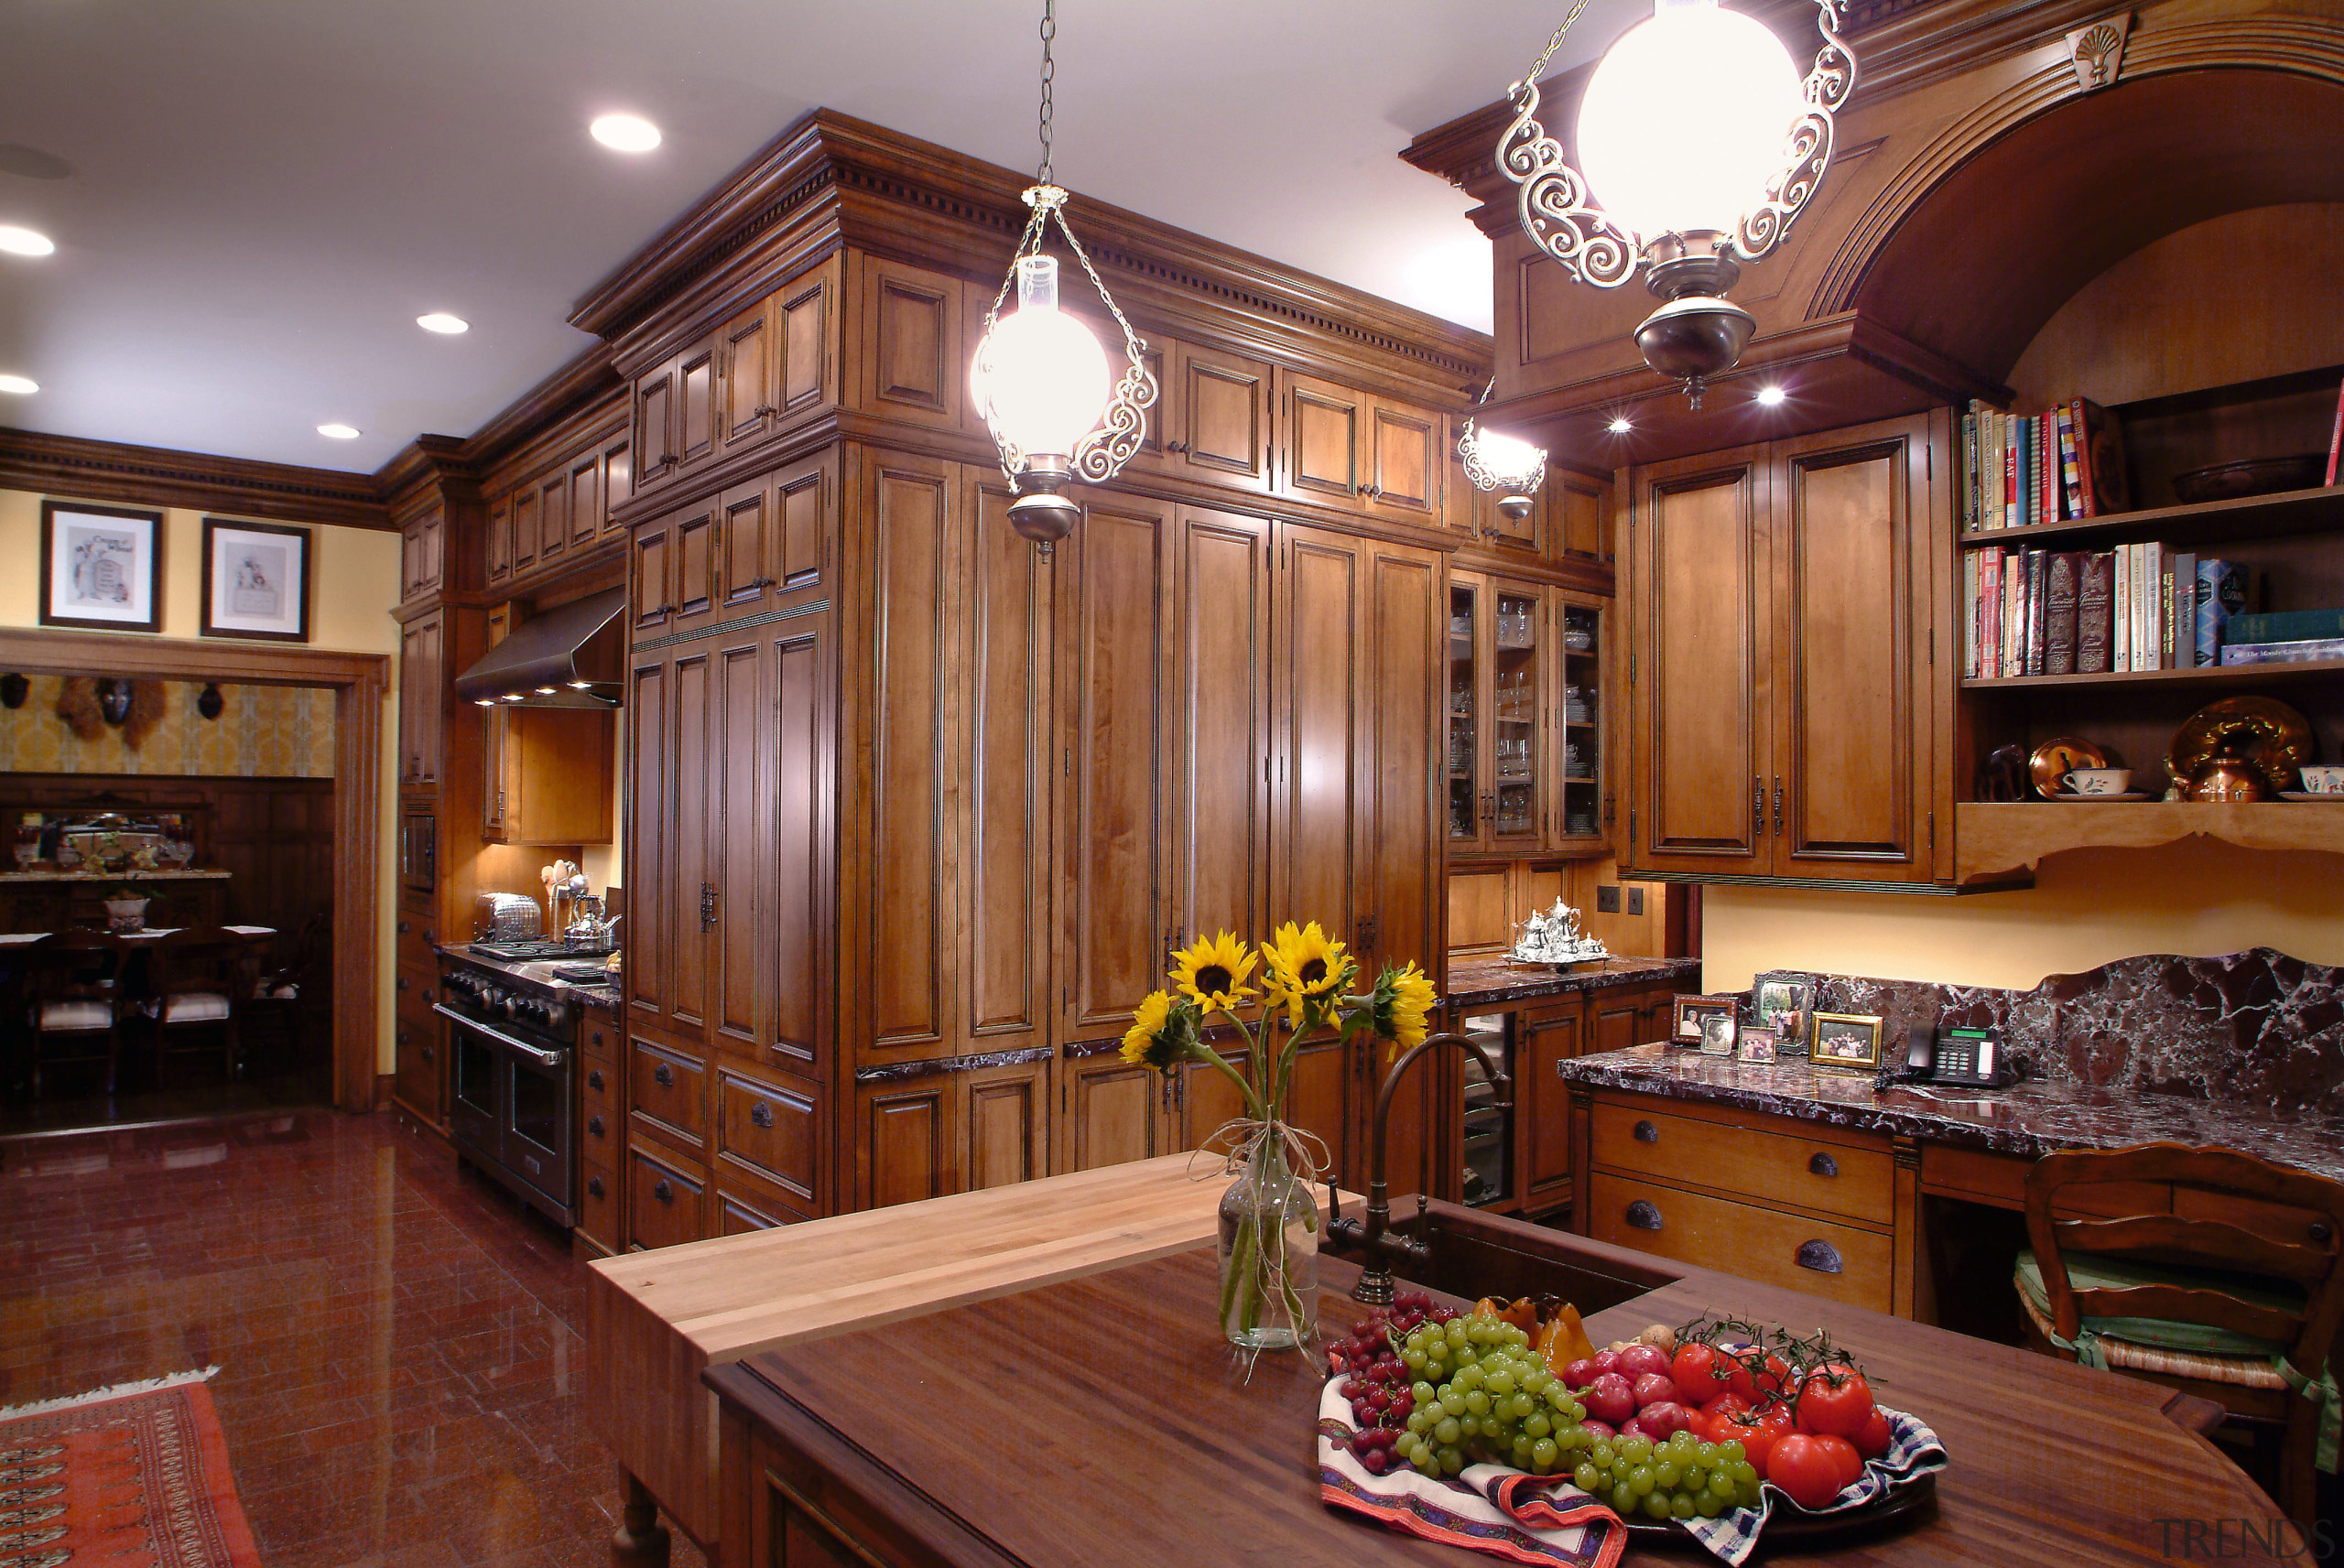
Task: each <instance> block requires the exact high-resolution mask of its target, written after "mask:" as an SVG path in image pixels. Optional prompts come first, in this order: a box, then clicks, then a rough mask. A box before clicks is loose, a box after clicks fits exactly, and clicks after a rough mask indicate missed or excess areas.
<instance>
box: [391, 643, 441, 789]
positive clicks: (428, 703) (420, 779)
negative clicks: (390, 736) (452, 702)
mask: <svg viewBox="0 0 2344 1568" xmlns="http://www.w3.org/2000/svg"><path fill="white" fill-rule="evenodd" d="M446 681H447V615H446V612H445V611H440V610H433V611H429V613H426V614H423V615H418V616H417V617H416V618H415V619H414V620H412V621H410V622H407V624H406V625H404V626H402V627H400V628H399V782H400V783H401V784H437V783H439V782H440V756H441V754H442V752H444V751H445V749H446V748H445V737H446V734H447V725H448V719H447V708H446V706H445V703H446V700H447V696H446V689H445V687H446Z"/></svg>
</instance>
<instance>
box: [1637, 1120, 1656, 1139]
mask: <svg viewBox="0 0 2344 1568" xmlns="http://www.w3.org/2000/svg"><path fill="white" fill-rule="evenodd" d="M1635 1134H1636V1141H1637V1142H1639V1143H1657V1142H1659V1141H1660V1129H1659V1128H1657V1127H1655V1126H1654V1125H1653V1124H1652V1123H1651V1122H1649V1121H1639V1122H1638V1123H1636V1126H1635Z"/></svg>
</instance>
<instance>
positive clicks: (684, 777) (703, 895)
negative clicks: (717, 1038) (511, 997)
mask: <svg viewBox="0 0 2344 1568" xmlns="http://www.w3.org/2000/svg"><path fill="white" fill-rule="evenodd" d="M672 679H673V680H674V683H675V686H674V694H675V695H674V698H673V701H674V719H673V723H674V725H675V730H674V733H675V741H674V746H673V750H672V752H671V753H670V755H671V756H672V758H673V764H672V772H671V773H670V774H669V783H668V794H667V802H668V813H669V816H668V821H669V823H670V824H671V833H672V837H671V838H669V840H668V849H667V852H668V856H669V857H670V858H669V860H668V866H669V871H668V877H667V882H666V884H665V891H666V894H667V910H666V912H665V914H666V925H667V930H668V932H669V933H670V934H671V939H670V943H669V949H668V953H669V957H668V970H667V1006H666V1007H665V1009H664V1010H663V1011H664V1012H665V1014H666V1017H667V1020H668V1021H669V1022H670V1024H671V1025H672V1026H673V1027H674V1028H676V1029H677V1030H678V1031H681V1032H682V1033H685V1034H687V1035H689V1036H690V1037H693V1038H699V1037H700V1036H702V1035H703V1034H704V1033H705V1029H706V1025H707V1010H708V992H709V973H708V968H709V940H708V932H709V929H710V927H711V925H712V924H713V920H714V909H713V907H712V904H713V900H714V897H715V894H716V878H715V868H714V867H713V866H711V864H710V860H709V857H710V851H711V849H716V850H717V851H718V852H719V853H722V844H721V842H712V841H711V840H712V838H713V836H712V834H711V827H712V824H711V820H710V816H709V805H710V801H709V796H710V792H711V784H710V777H709V774H710V770H711V768H712V767H713V766H714V764H715V761H716V754H715V753H714V752H712V751H711V748H710V743H709V742H710V735H709V725H710V722H711V717H712V715H711V710H710V704H709V682H710V670H709V655H708V654H707V653H706V652H705V651H704V650H700V649H695V650H694V651H693V652H691V653H689V654H681V655H678V658H677V659H676V662H675V665H674V674H673V676H672ZM653 896H655V897H657V896H658V884H654V893H653Z"/></svg>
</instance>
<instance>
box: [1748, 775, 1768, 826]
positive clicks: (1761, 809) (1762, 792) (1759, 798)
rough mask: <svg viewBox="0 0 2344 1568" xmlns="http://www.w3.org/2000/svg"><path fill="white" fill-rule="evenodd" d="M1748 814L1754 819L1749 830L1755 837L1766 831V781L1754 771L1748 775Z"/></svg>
mask: <svg viewBox="0 0 2344 1568" xmlns="http://www.w3.org/2000/svg"><path fill="white" fill-rule="evenodd" d="M1750 815H1751V816H1752V817H1753V818H1754V819H1755V820H1754V821H1753V824H1752V826H1751V830H1750V831H1751V836H1752V837H1753V838H1755V837H1756V836H1757V835H1759V834H1761V833H1763V832H1765V831H1766V781H1765V780H1764V779H1763V778H1761V777H1759V776H1758V775H1757V774H1756V773H1752V774H1751V775H1750Z"/></svg>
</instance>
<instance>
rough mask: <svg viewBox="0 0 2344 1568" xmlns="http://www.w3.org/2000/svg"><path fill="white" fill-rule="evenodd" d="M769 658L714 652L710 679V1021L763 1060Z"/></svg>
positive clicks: (746, 647) (715, 1031)
mask: <svg viewBox="0 0 2344 1568" xmlns="http://www.w3.org/2000/svg"><path fill="white" fill-rule="evenodd" d="M762 653H763V650H762V649H761V648H760V647H759V646H758V639H757V638H755V637H754V635H752V636H750V637H748V638H745V639H743V641H742V642H739V643H728V645H726V646H724V647H722V648H719V649H718V650H717V651H716V653H715V654H714V655H713V664H712V667H711V672H710V676H709V678H710V681H711V687H712V689H711V692H710V694H709V695H710V699H711V702H712V703H713V704H714V711H713V712H712V713H711V715H710V716H709V717H710V743H711V744H710V751H711V756H710V762H711V766H712V769H713V771H712V772H711V774H710V777H709V781H708V788H709V804H708V826H709V830H710V832H711V835H712V836H713V838H714V840H715V841H714V842H713V843H712V844H711V846H710V854H709V880H710V881H711V883H712V884H713V885H714V887H715V889H716V897H715V900H714V903H713V905H712V908H711V913H712V914H713V917H714V925H713V928H712V930H711V933H710V940H711V942H712V943H713V944H714V946H715V949H716V951H715V952H714V954H713V955H712V956H711V966H710V978H711V980H712V981H713V982H714V988H713V991H714V994H713V995H712V996H711V998H710V1001H709V1022H710V1025H711V1032H712V1036H713V1039H714V1041H715V1043H716V1044H717V1045H718V1046H719V1047H721V1048H722V1049H724V1050H727V1051H733V1052H736V1053H739V1054H743V1055H745V1056H747V1057H749V1058H750V1059H751V1060H756V1059H758V1058H760V1057H761V1056H762V1055H763V1054H764V1052H763V1047H764V1044H765V1020H764V1018H763V1016H762V1014H763V1012H764V1011H765V1007H766V1006H767V1005H768V1000H769V992H768V990H767V988H766V983H765V982H766V981H767V979H768V971H767V969H766V967H765V963H764V962H763V961H762V960H763V956H764V951H765V944H766V943H767V942H768V941H769V940H770V937H771V926H772V924H773V922H772V914H771V912H770V910H769V909H766V908H761V907H760V905H761V903H762V902H763V901H762V900H761V899H760V897H759V889H758V885H757V884H758V882H759V881H760V880H761V879H762V877H763V875H764V872H765V865H766V862H767V860H768V857H769V856H770V855H771V854H772V853H773V848H774V847H772V846H767V845H760V844H759V843H758V842H757V839H758V837H759V834H758V831H757V829H758V827H761V826H762V824H763V813H762V811H761V810H760V799H761V795H762V793H763V791H764V789H765V787H766V781H765V779H763V778H761V777H760V776H759V775H760V773H761V772H762V771H763V770H762V768H761V766H760V764H761V763H763V762H764V761H765V757H766V755H767V752H766V748H765V745H764V744H762V743H761V742H762V741H764V740H765V736H766V735H767V733H768V732H769V731H768V729H767V725H766V722H765V712H766V709H767V708H769V707H770V705H771V703H772V700H773V699H772V696H771V694H770V693H769V692H767V691H765V690H764V689H763V687H764V686H765V680H764V678H763V676H764V675H765V671H764V669H763V668H762V665H764V662H765V661H764V660H763V658H762V657H761V654H762ZM744 827H745V828H746V829H747V830H748V831H747V833H746V835H745V838H744V836H743V834H742V829H743V828H744ZM743 851H746V852H745V853H744V852H743Z"/></svg>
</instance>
